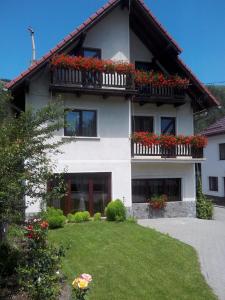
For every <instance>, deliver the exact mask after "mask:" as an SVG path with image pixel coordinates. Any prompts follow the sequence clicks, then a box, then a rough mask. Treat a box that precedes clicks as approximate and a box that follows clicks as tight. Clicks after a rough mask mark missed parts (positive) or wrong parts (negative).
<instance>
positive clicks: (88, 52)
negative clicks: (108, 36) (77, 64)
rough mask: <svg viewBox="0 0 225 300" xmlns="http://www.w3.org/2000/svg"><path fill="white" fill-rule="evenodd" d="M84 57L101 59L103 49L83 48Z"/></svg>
mask: <svg viewBox="0 0 225 300" xmlns="http://www.w3.org/2000/svg"><path fill="white" fill-rule="evenodd" d="M81 54H82V56H84V57H92V58H98V59H101V49H96V48H82V53H81Z"/></svg>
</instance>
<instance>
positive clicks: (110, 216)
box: [106, 199, 126, 222]
mask: <svg viewBox="0 0 225 300" xmlns="http://www.w3.org/2000/svg"><path fill="white" fill-rule="evenodd" d="M106 218H107V220H108V221H117V222H122V221H125V220H126V208H125V206H124V204H123V202H122V201H121V200H120V199H116V200H114V201H111V202H109V204H108V205H107V207H106Z"/></svg>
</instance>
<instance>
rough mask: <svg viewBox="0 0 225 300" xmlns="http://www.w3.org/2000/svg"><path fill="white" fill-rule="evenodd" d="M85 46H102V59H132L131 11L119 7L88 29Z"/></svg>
mask: <svg viewBox="0 0 225 300" xmlns="http://www.w3.org/2000/svg"><path fill="white" fill-rule="evenodd" d="M84 47H92V48H100V49H101V50H102V59H113V60H124V61H129V60H130V51H129V13H128V10H127V9H121V8H120V7H117V8H116V9H114V10H113V11H112V12H111V13H110V14H109V15H107V16H106V17H105V18H104V19H103V20H101V22H99V23H98V24H97V25H95V27H94V28H92V29H91V30H90V31H88V33H87V36H86V39H85V42H84Z"/></svg>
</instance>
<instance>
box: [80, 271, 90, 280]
mask: <svg viewBox="0 0 225 300" xmlns="http://www.w3.org/2000/svg"><path fill="white" fill-rule="evenodd" d="M80 278H82V279H84V280H86V281H88V282H91V281H92V276H91V275H90V274H85V273H84V274H81V275H80Z"/></svg>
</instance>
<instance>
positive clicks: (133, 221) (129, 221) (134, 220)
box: [126, 217, 137, 224]
mask: <svg viewBox="0 0 225 300" xmlns="http://www.w3.org/2000/svg"><path fill="white" fill-rule="evenodd" d="M126 221H127V222H128V223H134V224H136V223H137V219H136V218H135V217H128V218H127V220H126Z"/></svg>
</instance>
